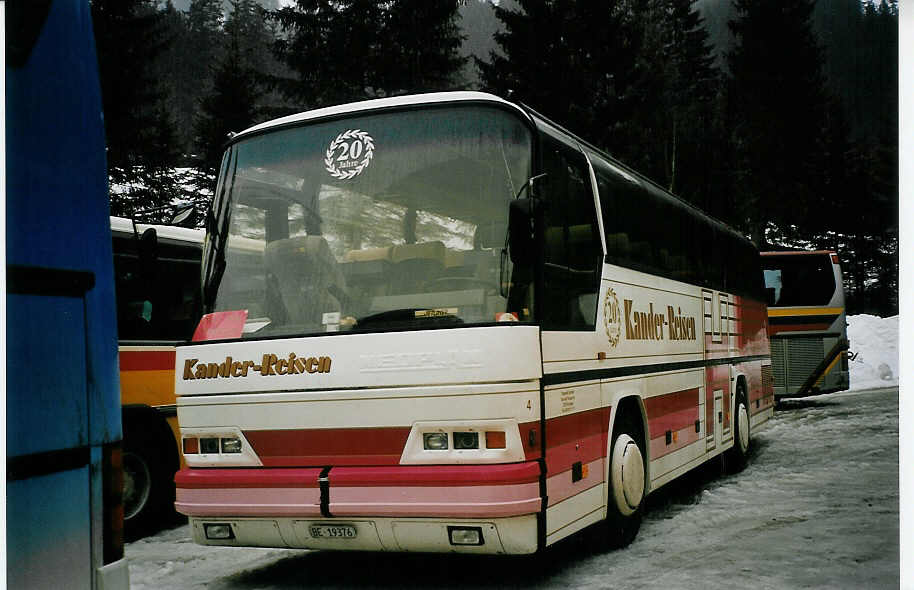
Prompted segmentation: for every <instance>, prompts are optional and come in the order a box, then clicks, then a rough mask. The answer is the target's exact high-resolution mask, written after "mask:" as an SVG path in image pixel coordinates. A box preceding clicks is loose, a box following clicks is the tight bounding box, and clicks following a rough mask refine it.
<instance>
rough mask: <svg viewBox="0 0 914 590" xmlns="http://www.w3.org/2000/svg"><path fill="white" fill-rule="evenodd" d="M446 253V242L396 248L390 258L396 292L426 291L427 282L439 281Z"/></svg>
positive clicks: (401, 245)
mask: <svg viewBox="0 0 914 590" xmlns="http://www.w3.org/2000/svg"><path fill="white" fill-rule="evenodd" d="M446 251H447V248H446V247H445V246H444V242H440V241H434V242H422V243H420V244H400V245H397V246H394V247H393V251H392V252H391V256H390V258H391V261H392V262H393V280H392V283H393V285H394V290H395V291H397V292H400V293H415V292H417V291H420V290H424V289H423V286H424V284H425V283H426V282H428V281H432V280H434V279H437V278H438V277H440V276H441V274H442V272H443V271H444V258H445V252H446Z"/></svg>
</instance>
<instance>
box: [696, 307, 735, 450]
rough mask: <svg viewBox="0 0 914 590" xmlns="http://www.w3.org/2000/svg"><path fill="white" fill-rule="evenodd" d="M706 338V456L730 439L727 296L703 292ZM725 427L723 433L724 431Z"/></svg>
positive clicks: (728, 316)
mask: <svg viewBox="0 0 914 590" xmlns="http://www.w3.org/2000/svg"><path fill="white" fill-rule="evenodd" d="M701 297H702V304H703V307H704V313H703V316H704V335H705V338H704V340H705V345H704V348H705V361H706V365H705V399H704V402H705V403H704V406H705V412H704V422H705V428H704V432H705V442H706V449H707V451H708V452H711V451H715V450H719V449H720V447H721V444H722V443H723V442H725V441H726V440H728V437H729V438H732V437H733V434H732V432H731V431H730V406H731V400H730V363H729V362H727V357H728V356H729V349H730V332H731V330H730V311H729V309H730V307H729V297H728V295H727V294H726V293H724V292H722V291H716V290H707V289H702V292H701ZM725 426H726V431H725V430H724V428H725Z"/></svg>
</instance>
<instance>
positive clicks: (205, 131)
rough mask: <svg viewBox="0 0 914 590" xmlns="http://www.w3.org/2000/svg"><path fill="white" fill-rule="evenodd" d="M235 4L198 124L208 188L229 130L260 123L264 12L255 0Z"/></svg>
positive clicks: (203, 183)
mask: <svg viewBox="0 0 914 590" xmlns="http://www.w3.org/2000/svg"><path fill="white" fill-rule="evenodd" d="M231 9H232V10H231V13H230V14H229V17H228V18H227V19H226V22H225V29H224V32H223V38H222V42H223V46H224V47H223V51H222V53H223V56H224V57H223V58H222V60H221V62H220V63H219V64H218V66H217V67H216V68H215V72H214V74H213V88H212V90H211V92H210V93H209V94H207V95H206V96H205V97H204V98H203V99H201V101H200V109H199V112H198V114H197V118H196V123H195V130H196V133H197V143H198V146H199V153H200V156H201V158H200V162H201V164H200V169H201V170H200V171H201V172H202V173H203V177H202V178H201V179H200V183H201V184H202V185H203V187H204V188H208V189H209V190H210V191H211V190H212V188H213V184H214V177H215V174H216V170H217V168H218V166H219V162H220V160H221V158H222V152H223V148H224V145H225V142H226V141H227V140H228V134H229V133H230V132H238V131H242V130H244V129H246V128H248V127H250V126H251V125H252V124H254V123H255V122H256V116H257V107H258V100H259V98H260V96H261V94H262V92H261V90H260V88H259V76H258V74H257V70H258V67H259V66H260V64H259V63H258V60H259V58H260V53H259V52H258V51H257V42H258V40H260V41H261V42H265V40H264V38H263V32H264V31H265V30H266V28H265V25H264V16H263V11H262V10H261V9H260V7H259V6H258V5H257V4H256V2H254V0H231Z"/></svg>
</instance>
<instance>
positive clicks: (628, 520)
mask: <svg viewBox="0 0 914 590" xmlns="http://www.w3.org/2000/svg"><path fill="white" fill-rule="evenodd" d="M612 440H613V442H612V447H611V450H610V458H609V501H608V506H607V511H606V529H607V530H606V541H607V543H608V544H609V547H610V548H619V547H625V546H626V545H629V544H630V543H631V542H632V541H633V540H634V539H635V536H636V535H637V534H638V530H639V529H640V528H641V513H642V507H643V504H644V490H645V486H644V450H643V444H644V443H643V442H642V440H643V438H642V437H641V429H640V428H638V427H637V425H636V424H635V422H634V420H633V419H632V418H631V416H630V415H629V416H623V417H622V421H621V422H620V423H617V425H616V427H615V428H614V429H613V439H612Z"/></svg>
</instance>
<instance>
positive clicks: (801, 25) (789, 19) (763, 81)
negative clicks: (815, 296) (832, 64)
mask: <svg viewBox="0 0 914 590" xmlns="http://www.w3.org/2000/svg"><path fill="white" fill-rule="evenodd" d="M735 5H736V8H737V14H738V16H737V19H736V20H734V21H731V25H730V26H731V30H732V31H733V34H734V37H735V40H736V47H735V49H734V50H733V51H732V52H731V53H730V54H729V55H728V63H729V67H730V75H731V78H730V84H729V104H730V108H731V109H732V123H733V127H732V137H733V148H734V152H735V153H734V157H735V170H734V173H735V182H736V184H735V186H736V203H737V205H738V207H739V214H740V219H739V221H740V225H742V226H744V227H746V228H748V229H749V230H750V232H751V235H752V238H753V241H755V242H756V243H757V244H758V245H759V246H760V247H764V246H765V244H766V236H765V230H766V228H767V227H768V225H769V224H772V223H773V224H774V225H775V226H778V227H781V228H787V227H791V226H794V227H797V228H803V227H806V226H807V225H808V223H809V222H810V219H811V217H812V216H813V215H814V211H813V210H812V209H811V207H810V205H811V203H812V202H813V200H814V198H815V195H816V194H819V193H820V192H821V190H822V179H821V175H820V174H819V167H818V165H819V164H820V163H821V161H820V160H821V153H822V151H821V140H822V131H823V127H824V123H825V105H826V93H825V90H824V85H823V76H822V55H821V52H820V49H819V46H818V44H817V42H816V38H815V36H814V35H813V32H812V29H811V23H810V17H811V15H812V10H813V2H812V0H781V1H779V2H770V1H768V0H735Z"/></svg>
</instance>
